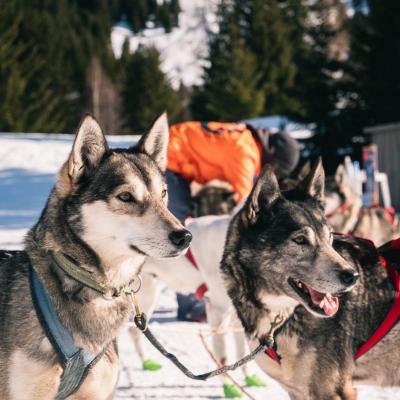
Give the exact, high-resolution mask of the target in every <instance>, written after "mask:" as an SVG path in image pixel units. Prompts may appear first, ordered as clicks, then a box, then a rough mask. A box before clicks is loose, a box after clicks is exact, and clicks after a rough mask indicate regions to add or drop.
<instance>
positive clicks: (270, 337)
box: [128, 292, 284, 381]
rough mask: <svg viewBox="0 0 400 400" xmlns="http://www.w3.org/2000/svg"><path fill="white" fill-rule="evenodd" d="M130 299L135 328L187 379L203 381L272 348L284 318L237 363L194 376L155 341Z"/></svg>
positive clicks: (275, 320)
mask: <svg viewBox="0 0 400 400" xmlns="http://www.w3.org/2000/svg"><path fill="white" fill-rule="evenodd" d="M128 294H129V296H130V297H131V300H132V304H133V310H134V312H135V317H134V322H135V324H136V327H137V328H138V329H139V330H140V331H141V332H142V333H143V334H144V335H145V336H146V338H147V340H148V341H149V342H150V343H151V344H152V345H153V346H154V347H155V348H156V349H157V350H158V351H159V352H160V353H161V354H162V355H163V356H164V357H166V358H168V359H169V360H170V361H171V362H172V363H173V364H175V366H176V367H177V368H178V369H180V370H181V371H182V372H183V373H184V374H185V375H186V376H187V377H188V378H191V379H195V380H201V381H205V380H207V379H208V378H212V377H214V376H217V375H221V374H225V373H226V372H227V371H233V370H235V369H237V368H238V367H241V366H242V365H244V364H246V363H248V362H249V361H252V360H254V358H255V357H256V356H257V355H258V354H260V353H262V352H264V351H265V350H266V349H268V348H272V347H273V346H274V332H275V331H276V329H277V328H278V327H279V326H280V325H281V324H282V323H283V322H284V317H283V315H282V314H278V315H277V316H276V317H275V319H274V321H273V322H272V323H271V328H270V330H269V331H268V333H267V335H266V336H265V337H264V338H261V339H260V344H259V345H258V346H257V347H256V348H255V349H254V350H253V351H252V352H251V353H250V354H248V355H246V356H245V357H243V358H241V359H240V360H239V361H237V362H235V363H234V364H231V365H225V366H223V367H221V368H218V369H216V370H214V371H210V372H206V373H204V374H198V375H195V374H194V373H193V372H191V371H190V370H189V369H188V368H187V367H185V366H184V365H183V364H182V363H181V362H180V361H179V360H178V359H177V357H176V356H175V355H174V354H172V353H169V352H168V351H167V350H166V349H165V347H164V346H163V345H162V344H161V343H160V342H159V341H158V340H157V339H156V337H155V336H154V335H153V334H152V333H151V331H150V329H148V326H147V319H146V315H145V314H144V313H142V312H141V309H140V304H139V301H138V299H137V298H136V296H135V293H133V292H131V293H128Z"/></svg>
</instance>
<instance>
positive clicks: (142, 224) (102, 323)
mask: <svg viewBox="0 0 400 400" xmlns="http://www.w3.org/2000/svg"><path fill="white" fill-rule="evenodd" d="M168 137H169V129H168V122H167V117H166V115H165V114H164V115H162V116H161V117H160V118H159V119H158V120H157V121H156V122H155V124H154V126H153V127H152V129H151V130H150V132H149V133H148V134H146V135H144V136H143V137H142V138H141V140H140V141H139V143H138V144H137V146H135V147H132V148H129V149H109V148H108V145H107V142H106V139H105V137H104V135H103V133H102V131H101V128H100V126H99V125H98V123H97V122H96V121H95V119H94V118H92V117H91V116H86V117H85V118H84V119H83V121H82V123H81V125H80V127H79V129H78V131H77V135H76V138H75V142H74V144H73V148H72V152H71V154H70V156H69V159H68V160H67V161H66V163H65V164H64V166H63V167H62V169H61V171H60V173H59V175H58V178H57V182H56V184H55V186H54V189H53V190H52V192H51V194H50V197H49V199H48V202H47V204H46V206H45V208H44V210H43V212H42V215H41V216H40V219H39V221H38V222H37V224H36V225H35V226H34V227H33V228H32V229H31V230H30V232H29V233H28V235H27V237H26V245H25V250H24V252H21V253H19V254H18V255H16V256H14V257H12V258H10V259H9V260H7V261H5V262H3V263H2V264H1V265H0V288H1V289H0V399H2V400H24V399H29V400H47V399H54V398H55V396H56V394H57V391H58V388H59V383H60V376H61V374H62V367H61V365H60V362H59V360H58V358H57V356H56V352H55V350H54V348H53V346H52V345H51V344H50V341H49V340H48V338H47V336H46V333H45V332H44V329H43V328H42V325H41V324H40V322H39V320H38V316H37V313H36V312H35V308H34V305H33V302H32V296H31V289H30V282H29V273H30V268H31V267H33V268H34V270H35V271H36V273H37V275H38V276H39V278H40V280H41V282H42V284H43V286H44V287H45V290H46V292H47V294H48V295H49V296H50V298H51V300H52V302H53V304H54V306H55V309H56V312H57V315H58V318H59V320H60V321H61V323H62V325H63V326H64V327H65V328H66V330H67V331H68V332H69V333H70V335H71V336H72V338H73V341H74V343H75V345H76V346H78V347H81V348H84V349H86V350H88V351H90V352H93V353H96V354H99V353H101V352H103V354H102V356H101V358H100V360H99V361H98V362H97V363H96V364H95V366H94V367H93V368H92V369H91V370H90V372H89V374H88V375H87V377H86V379H85V380H84V381H83V383H82V385H81V386H80V388H79V389H78V390H77V391H76V392H75V393H74V394H72V395H71V396H69V397H68V398H71V399H91V400H92V399H96V400H100V399H111V398H112V397H113V393H114V391H115V388H116V384H117V380H118V354H117V349H116V346H115V338H116V335H117V333H118V331H119V329H120V328H121V326H122V325H123V323H124V322H125V321H126V320H127V319H128V317H129V314H130V313H131V306H130V303H129V300H128V298H127V296H124V295H121V296H119V297H115V298H113V299H111V300H110V299H106V298H105V297H104V296H103V295H102V294H100V293H98V292H97V291H95V290H93V289H92V288H90V287H87V286H85V285H84V284H82V283H80V282H79V281H76V280H75V279H72V278H71V277H70V276H68V275H67V274H66V273H65V272H64V271H63V270H62V269H61V268H60V267H59V265H57V263H56V262H54V259H53V258H52V257H51V255H50V252H51V251H53V252H59V253H62V254H63V255H64V257H66V258H68V259H69V260H72V261H73V262H74V264H76V265H79V267H80V268H81V269H82V270H84V271H86V272H87V273H90V274H91V276H93V277H94V278H96V279H97V281H99V282H107V283H108V285H109V286H110V287H114V288H123V287H126V286H127V285H129V284H130V283H132V281H133V280H134V279H135V277H136V275H137V274H138V271H139V269H140V267H141V265H142V264H143V262H144V260H145V258H146V256H151V257H154V258H169V257H175V256H178V255H180V254H182V252H183V251H185V250H186V249H187V247H188V246H189V243H190V240H191V235H190V233H189V232H188V231H187V230H186V229H184V228H183V226H182V225H181V223H180V222H179V221H178V220H177V219H176V218H175V217H174V216H173V215H172V214H171V213H170V212H169V211H168V210H167V197H168V196H167V187H166V183H165V179H164V171H165V168H166V150H167V143H168Z"/></svg>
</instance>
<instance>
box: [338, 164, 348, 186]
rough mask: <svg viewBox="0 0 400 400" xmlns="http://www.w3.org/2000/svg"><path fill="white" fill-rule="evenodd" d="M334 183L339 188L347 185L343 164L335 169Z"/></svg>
mask: <svg viewBox="0 0 400 400" xmlns="http://www.w3.org/2000/svg"><path fill="white" fill-rule="evenodd" d="M335 182H336V183H337V184H338V185H339V186H344V185H346V184H347V173H346V169H345V168H344V165H343V164H339V165H338V167H337V168H336V172H335Z"/></svg>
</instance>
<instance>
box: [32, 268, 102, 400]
mask: <svg viewBox="0 0 400 400" xmlns="http://www.w3.org/2000/svg"><path fill="white" fill-rule="evenodd" d="M30 275H31V276H30V277H31V290H32V298H33V302H34V306H35V309H36V313H37V315H38V318H39V321H40V323H41V325H42V327H43V329H44V331H45V332H46V336H47V338H48V339H49V341H50V342H51V344H52V345H53V347H54V348H55V350H56V352H57V355H58V357H59V360H60V363H61V365H62V367H63V373H62V375H61V380H60V386H59V388H58V393H57V396H56V397H55V400H63V399H65V398H67V397H68V396H70V395H71V394H73V393H74V392H76V391H77V390H78V389H79V387H80V385H81V384H82V382H83V381H84V379H85V378H86V376H87V374H88V373H89V371H90V369H91V368H92V367H93V366H94V365H95V364H96V362H97V361H98V360H99V359H100V357H101V356H102V355H103V352H101V353H100V354H94V353H91V352H89V351H87V350H85V349H83V348H81V347H77V346H75V344H74V340H73V338H72V336H71V335H70V333H69V332H68V331H67V330H66V329H65V327H64V326H63V325H62V323H61V322H60V320H59V318H58V315H57V312H56V310H55V307H54V304H53V302H52V301H51V299H50V297H49V295H48V294H47V292H46V289H45V288H44V286H43V284H42V282H41V281H40V279H39V277H38V275H37V273H36V272H35V270H34V269H33V267H32V266H31V274H30Z"/></svg>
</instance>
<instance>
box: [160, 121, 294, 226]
mask: <svg viewBox="0 0 400 400" xmlns="http://www.w3.org/2000/svg"><path fill="white" fill-rule="evenodd" d="M298 161H299V146H298V143H297V142H296V140H294V139H293V138H291V137H290V136H289V135H288V134H287V133H276V134H270V133H268V132H266V131H265V130H262V129H255V128H253V127H252V126H251V125H249V124H244V123H229V122H200V121H189V122H183V123H180V124H176V125H172V126H171V128H170V141H169V145H168V170H167V182H168V188H169V199H170V200H169V204H170V210H171V211H172V213H173V214H175V216H176V217H177V218H178V219H180V220H181V221H183V220H185V219H186V218H187V217H188V216H189V215H190V212H191V210H190V188H189V185H190V183H191V182H192V181H196V182H198V183H200V184H205V183H207V182H209V181H211V180H213V179H218V180H222V181H227V182H229V183H230V184H231V185H232V188H233V191H234V192H236V193H237V195H238V197H237V200H238V202H240V201H241V200H242V199H243V198H245V197H246V196H247V195H248V194H249V193H250V191H251V188H252V187H253V183H254V179H255V177H257V176H258V174H259V173H260V171H261V168H262V166H263V165H264V164H266V163H268V164H271V167H273V168H274V170H275V172H276V173H277V174H278V176H280V177H283V176H287V175H289V174H290V172H291V171H292V170H293V169H294V168H295V167H296V165H297V163H298Z"/></svg>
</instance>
